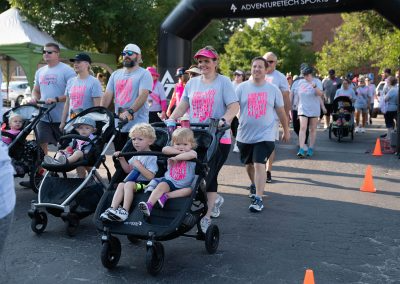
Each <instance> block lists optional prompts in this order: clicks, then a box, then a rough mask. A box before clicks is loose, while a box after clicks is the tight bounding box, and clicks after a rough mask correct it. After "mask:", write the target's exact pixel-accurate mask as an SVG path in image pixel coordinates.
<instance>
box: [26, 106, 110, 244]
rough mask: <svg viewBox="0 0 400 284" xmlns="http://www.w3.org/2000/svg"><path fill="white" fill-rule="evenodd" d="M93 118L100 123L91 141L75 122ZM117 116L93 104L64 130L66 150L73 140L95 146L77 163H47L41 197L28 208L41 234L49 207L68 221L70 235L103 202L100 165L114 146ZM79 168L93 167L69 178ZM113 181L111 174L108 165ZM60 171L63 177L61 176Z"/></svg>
mask: <svg viewBox="0 0 400 284" xmlns="http://www.w3.org/2000/svg"><path fill="white" fill-rule="evenodd" d="M83 116H85V117H90V118H92V119H93V120H94V121H95V122H96V129H97V130H96V132H95V133H94V134H95V135H96V138H95V139H93V140H90V139H89V138H87V137H84V136H80V135H78V134H74V133H76V132H75V130H74V128H73V124H74V123H75V122H76V120H77V119H79V118H80V117H83ZM114 130H115V128H114V115H113V113H111V112H110V111H108V110H107V109H105V108H103V107H92V108H89V109H87V110H84V111H82V112H81V113H79V114H78V115H77V116H76V117H75V118H73V119H71V120H70V121H68V122H67V124H66V126H65V128H64V132H65V134H66V135H65V136H62V137H60V144H61V145H62V146H61V147H60V148H61V149H64V148H65V147H64V146H66V145H67V144H68V142H70V141H71V140H72V139H74V138H75V139H80V140H86V141H88V142H90V144H91V145H92V147H91V148H90V150H89V153H88V154H87V155H86V158H85V159H83V160H80V161H78V162H75V163H67V164H63V165H54V164H51V165H50V164H46V163H43V164H42V166H43V168H45V169H47V173H46V174H45V176H44V178H43V180H42V182H41V184H40V187H39V193H38V200H37V201H35V200H34V201H32V203H31V209H30V210H29V211H28V215H29V217H30V218H31V219H32V221H31V229H32V231H34V232H35V233H37V234H40V233H42V232H43V231H44V230H45V229H46V226H47V215H46V212H45V210H46V211H47V212H48V213H50V214H52V215H54V216H56V217H61V219H62V220H63V221H64V222H65V224H66V231H67V234H68V235H70V236H73V235H75V234H76V231H77V228H78V226H79V220H80V219H83V218H85V217H86V216H88V215H90V214H92V213H93V212H94V211H95V209H96V206H97V203H98V202H99V200H100V198H101V196H102V194H103V192H104V190H105V189H106V186H105V185H104V184H103V182H102V181H101V179H100V175H99V174H98V172H97V168H98V167H99V166H100V164H101V163H103V165H104V166H105V163H104V161H105V154H106V151H107V149H108V148H109V147H110V145H111V143H112V141H113V139H114V137H115V134H114V132H115V131H114ZM77 167H86V168H88V167H91V169H90V171H89V173H88V175H87V177H86V178H68V177H67V172H70V171H72V170H74V169H76V168H77ZM105 168H106V170H107V175H108V178H109V180H110V179H111V174H110V172H109V170H108V168H107V167H106V166H105ZM59 173H60V174H61V175H62V177H59Z"/></svg>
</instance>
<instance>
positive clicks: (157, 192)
mask: <svg viewBox="0 0 400 284" xmlns="http://www.w3.org/2000/svg"><path fill="white" fill-rule="evenodd" d="M169 191H170V188H169V185H168V183H166V182H160V183H159V184H158V185H157V187H156V188H155V189H154V190H153V192H152V193H151V194H150V197H149V199H148V200H147V202H149V203H151V204H152V205H154V204H156V202H157V200H158V199H160V197H161V196H162V195H163V194H164V193H167V192H169Z"/></svg>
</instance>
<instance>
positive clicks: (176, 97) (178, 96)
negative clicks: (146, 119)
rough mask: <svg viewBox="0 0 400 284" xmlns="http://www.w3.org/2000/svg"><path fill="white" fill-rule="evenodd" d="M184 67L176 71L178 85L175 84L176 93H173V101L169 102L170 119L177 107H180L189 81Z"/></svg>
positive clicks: (168, 114) (168, 112)
mask: <svg viewBox="0 0 400 284" xmlns="http://www.w3.org/2000/svg"><path fill="white" fill-rule="evenodd" d="M185 72H186V70H185V68H183V67H179V68H178V69H177V70H176V74H175V76H176V77H178V83H176V84H175V89H174V92H173V93H172V97H171V101H170V102H169V105H168V109H167V116H168V117H170V116H171V113H172V112H173V111H174V109H175V107H176V106H178V105H179V103H180V102H181V100H182V95H183V90H184V89H185V86H186V83H187V81H188V80H189V76H188V74H186V73H185Z"/></svg>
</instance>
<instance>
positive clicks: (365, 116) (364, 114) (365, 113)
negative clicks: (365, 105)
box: [361, 112, 368, 128]
mask: <svg viewBox="0 0 400 284" xmlns="http://www.w3.org/2000/svg"><path fill="white" fill-rule="evenodd" d="M367 118H368V113H367V112H363V113H362V120H361V123H362V128H365V125H366V124H367Z"/></svg>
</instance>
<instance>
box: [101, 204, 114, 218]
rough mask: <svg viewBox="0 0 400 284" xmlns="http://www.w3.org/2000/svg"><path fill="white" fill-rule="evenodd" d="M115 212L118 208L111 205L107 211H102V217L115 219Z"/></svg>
mask: <svg viewBox="0 0 400 284" xmlns="http://www.w3.org/2000/svg"><path fill="white" fill-rule="evenodd" d="M115 214H116V210H115V209H114V208H112V207H110V208H108V209H107V210H106V211H104V212H103V213H101V215H100V219H102V220H109V221H114V220H115V218H113V216H115Z"/></svg>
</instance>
